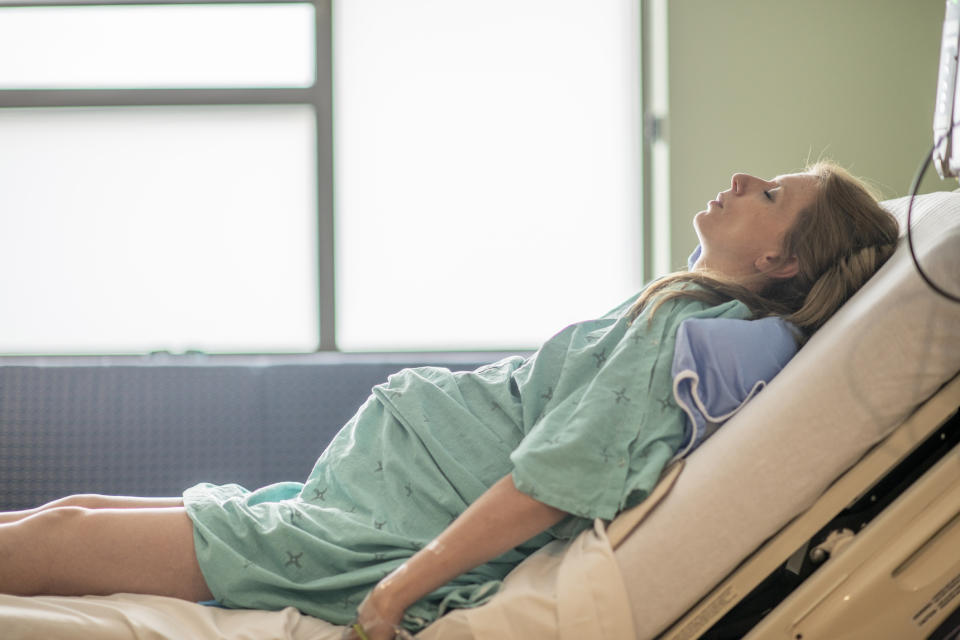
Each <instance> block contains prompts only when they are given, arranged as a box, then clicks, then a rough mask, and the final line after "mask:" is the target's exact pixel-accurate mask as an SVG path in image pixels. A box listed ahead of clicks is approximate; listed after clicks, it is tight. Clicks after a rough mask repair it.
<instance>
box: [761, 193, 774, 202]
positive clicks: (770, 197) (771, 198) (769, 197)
mask: <svg viewBox="0 0 960 640" xmlns="http://www.w3.org/2000/svg"><path fill="white" fill-rule="evenodd" d="M763 195H765V196H767V200H769V201H770V202H773V196H772V195H770V192H769V191H764V192H763Z"/></svg>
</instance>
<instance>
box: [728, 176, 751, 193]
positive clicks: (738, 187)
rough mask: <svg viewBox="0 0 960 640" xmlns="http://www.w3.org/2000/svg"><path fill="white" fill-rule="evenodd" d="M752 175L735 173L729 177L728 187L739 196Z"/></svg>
mask: <svg viewBox="0 0 960 640" xmlns="http://www.w3.org/2000/svg"><path fill="white" fill-rule="evenodd" d="M752 177H753V176H749V175H747V174H745V173H735V174H733V178H731V179H730V189H731V190H732V191H733V195H735V196H739V195H741V194H743V192H744V191H746V189H747V184H748V183H749V182H750V180H751V178H752Z"/></svg>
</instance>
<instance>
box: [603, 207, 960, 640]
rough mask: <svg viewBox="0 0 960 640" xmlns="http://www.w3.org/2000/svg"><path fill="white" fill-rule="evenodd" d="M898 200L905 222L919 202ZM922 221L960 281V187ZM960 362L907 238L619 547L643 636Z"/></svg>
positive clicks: (937, 259) (944, 309)
mask: <svg viewBox="0 0 960 640" xmlns="http://www.w3.org/2000/svg"><path fill="white" fill-rule="evenodd" d="M886 204H887V206H888V208H889V209H890V210H891V211H892V212H894V213H895V214H896V215H898V217H899V218H900V219H901V221H902V220H903V218H904V216H905V212H906V206H907V199H906V198H901V199H898V200H894V201H889V202H887V203H886ZM914 218H915V222H914V225H915V227H914V228H915V231H916V235H917V238H916V240H917V249H918V252H919V255H920V259H921V264H922V265H923V266H924V269H925V270H926V271H928V272H929V274H930V275H931V276H932V277H933V278H934V280H935V281H936V282H941V283H945V284H947V286H948V287H950V289H949V290H951V291H960V194H952V193H936V194H930V195H926V196H922V197H920V198H918V199H917V202H916V204H915V211H914ZM903 226H904V225H902V224H901V227H903ZM958 370H960V304H957V303H954V302H949V301H947V300H945V299H943V298H940V297H938V296H937V295H936V294H934V293H933V292H932V291H931V290H930V289H929V288H928V287H927V286H926V285H925V284H924V283H923V282H922V281H921V280H920V278H919V276H918V275H917V274H916V272H915V270H914V267H913V265H912V263H911V261H910V257H909V255H908V254H907V252H906V247H905V245H903V244H902V245H901V246H900V247H899V248H898V251H897V252H896V254H895V255H894V256H893V257H892V258H891V259H890V261H889V262H888V263H887V264H886V265H884V267H883V268H882V269H881V271H880V272H879V273H878V274H877V275H876V276H875V277H874V278H873V279H872V280H871V281H870V282H869V283H867V285H866V286H865V287H864V288H863V289H862V290H861V291H860V292H858V293H857V295H856V296H854V298H853V299H851V300H850V302H849V303H848V304H847V305H845V306H844V307H843V308H842V309H841V310H840V311H839V312H838V313H837V314H836V315H835V316H834V318H832V319H831V320H830V322H829V323H827V325H826V326H824V328H823V329H822V330H821V331H820V332H818V333H817V334H816V335H815V336H814V338H813V339H812V340H811V341H810V342H809V343H808V344H807V346H805V347H804V348H803V349H802V350H801V351H800V353H799V354H798V355H797V356H796V357H795V358H794V360H793V361H791V362H790V364H788V365H787V367H786V368H785V369H784V370H783V371H782V372H781V373H780V375H779V376H778V377H777V378H776V379H775V380H774V381H773V383H772V384H771V385H770V386H769V387H768V388H767V389H765V390H764V391H763V392H762V393H761V394H759V396H758V397H757V398H756V399H754V400H753V401H752V402H751V403H750V404H749V405H748V406H747V407H745V408H744V410H743V411H742V412H741V413H740V414H739V415H738V416H736V417H734V418H733V419H732V420H731V421H730V422H729V423H727V424H726V425H725V426H724V427H723V428H722V429H720V431H719V432H718V433H717V434H716V435H714V436H713V437H712V438H711V439H710V440H709V441H707V442H706V443H705V444H704V445H703V446H702V447H701V448H700V449H699V450H698V451H697V452H695V453H694V454H693V455H692V456H691V457H690V458H689V459H688V460H687V464H686V468H685V469H684V472H683V473H682V474H681V475H680V477H679V479H678V480H677V482H676V485H675V486H674V489H673V491H672V492H671V494H670V495H669V496H667V498H666V499H665V500H664V501H663V502H662V503H661V504H660V505H659V506H658V508H657V509H656V510H655V511H654V512H653V513H652V514H651V515H650V517H649V518H648V519H647V520H646V522H645V523H644V525H643V526H642V527H640V528H639V529H638V530H637V531H635V532H634V533H633V535H631V536H630V538H629V539H628V540H627V541H626V542H625V543H624V544H623V545H621V546H620V547H619V548H618V549H617V551H616V557H617V560H618V563H619V565H620V568H621V571H622V573H623V575H624V581H625V584H626V586H627V592H628V594H629V596H630V602H631V607H632V611H633V617H634V621H635V624H636V637H637V638H651V637H654V636H655V635H656V634H657V633H659V632H661V631H663V630H664V629H665V628H667V627H668V626H669V625H670V624H671V623H672V622H673V621H674V620H676V619H677V618H678V617H679V616H681V615H682V614H683V613H684V612H685V611H686V610H687V609H689V608H690V607H691V606H692V605H694V604H695V603H696V602H697V601H698V600H699V599H700V598H702V597H703V596H704V595H706V594H707V593H708V592H709V590H710V589H712V588H713V587H714V586H715V585H716V584H718V583H719V582H720V581H721V580H722V579H723V578H724V577H725V576H726V575H727V574H729V573H730V572H731V571H732V570H733V569H734V568H735V567H736V566H737V564H739V563H740V562H741V561H742V560H743V559H744V558H746V557H747V556H748V555H749V554H750V553H751V552H752V551H753V550H754V549H756V548H757V547H758V546H759V545H760V544H761V543H762V542H763V541H764V540H766V539H767V538H768V537H770V536H772V535H773V534H775V533H776V532H777V531H778V530H779V529H781V528H782V527H783V526H784V525H785V524H787V523H788V522H789V521H790V520H791V519H792V518H794V517H795V516H796V515H797V514H799V513H801V512H802V511H803V510H804V509H806V508H807V507H809V506H810V505H811V504H812V503H813V502H814V501H815V500H816V499H817V498H818V497H819V496H820V494H821V493H822V492H823V491H824V490H825V489H826V488H827V487H828V486H829V485H830V483H832V482H833V481H834V479H835V478H837V477H838V476H839V475H840V474H841V473H842V472H843V471H845V470H846V469H847V468H849V467H850V466H851V465H852V464H853V463H854V462H856V461H857V460H858V459H859V458H860V457H861V456H862V455H863V454H864V453H865V452H866V451H867V450H868V449H869V448H870V447H871V446H872V445H873V444H875V443H877V442H878V441H879V440H881V439H882V438H883V437H884V436H886V435H887V434H888V433H889V432H890V431H891V430H892V429H893V428H895V427H896V426H897V425H899V424H900V423H902V422H903V420H904V419H905V418H906V417H907V416H908V415H909V414H910V413H911V412H912V411H913V410H914V408H915V407H916V406H917V405H918V404H920V403H921V402H923V401H924V400H925V399H927V398H928V397H930V396H931V395H932V394H933V393H934V392H935V391H936V390H937V389H938V388H939V387H940V386H942V385H943V384H944V383H945V382H946V381H947V380H949V379H950V378H952V377H953V376H954V375H955V374H956V372H957V371H958ZM741 595H742V594H741Z"/></svg>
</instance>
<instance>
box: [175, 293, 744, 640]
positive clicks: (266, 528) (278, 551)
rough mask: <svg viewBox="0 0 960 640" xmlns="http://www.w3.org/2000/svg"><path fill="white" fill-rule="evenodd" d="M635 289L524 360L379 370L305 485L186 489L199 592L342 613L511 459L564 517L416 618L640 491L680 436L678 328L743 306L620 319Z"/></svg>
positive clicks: (266, 605)
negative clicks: (675, 379)
mask: <svg viewBox="0 0 960 640" xmlns="http://www.w3.org/2000/svg"><path fill="white" fill-rule="evenodd" d="M633 301H634V299H631V300H628V301H627V302H625V303H624V304H622V305H621V306H619V307H617V308H616V309H614V310H613V311H611V312H610V313H608V314H607V315H605V316H603V317H601V318H599V319H596V320H591V321H587V322H581V323H578V324H574V325H571V326H569V327H567V328H566V329H564V330H563V331H561V332H560V333H558V334H557V335H555V336H554V337H553V338H551V339H550V340H549V341H548V342H546V343H545V344H544V345H543V346H542V347H541V348H540V349H539V350H538V351H537V352H536V353H535V354H534V355H532V356H530V357H529V358H522V357H519V356H514V357H509V358H506V359H504V360H501V361H500V362H497V363H495V364H492V365H488V366H484V367H481V368H479V369H477V370H475V371H471V372H458V373H454V372H451V371H449V370H447V369H444V368H439V367H422V368H416V369H406V370H403V371H401V372H399V373H397V374H394V375H392V376H390V377H389V378H388V380H387V382H386V383H384V384H382V385H378V386H376V387H374V389H373V394H372V395H371V396H370V398H369V399H368V400H367V401H366V402H365V403H364V404H363V406H362V407H361V408H360V409H359V410H358V411H357V413H356V414H355V415H354V417H353V418H352V419H351V420H350V421H349V422H348V423H347V424H346V425H344V427H343V428H342V429H341V431H340V432H339V433H338V434H337V435H336V436H335V437H334V439H333V440H332V441H331V442H330V444H329V446H328V447H327V449H326V450H325V451H324V452H323V453H322V455H321V456H320V458H319V459H318V460H317V463H316V465H315V466H314V469H313V471H312V472H311V473H310V475H309V477H308V478H307V479H306V482H304V483H299V482H286V483H279V484H274V485H270V486H267V487H264V488H262V489H258V490H256V491H253V492H250V491H247V490H246V489H244V488H242V487H239V486H237V485H225V486H214V485H209V484H201V485H197V486H195V487H192V488H190V489H188V490H187V491H186V492H185V493H184V502H185V505H186V507H187V513H188V514H189V516H190V517H191V519H192V520H193V523H194V532H195V545H196V552H197V558H198V561H199V564H200V568H201V570H202V572H203V574H204V576H205V578H206V580H207V584H208V586H209V587H210V590H211V592H212V593H213V594H214V596H215V597H216V598H217V600H218V601H219V602H220V603H221V604H223V605H224V606H228V607H238V608H260V609H279V608H282V607H285V606H290V605H292V606H294V607H296V608H298V609H300V610H301V611H303V612H305V613H307V614H310V615H314V616H317V617H319V618H322V619H325V620H328V621H330V622H333V623H335V624H346V623H348V622H350V621H351V620H352V619H353V618H354V617H355V615H356V608H357V606H358V605H359V604H360V602H361V601H362V599H363V598H364V597H365V595H366V593H367V592H368V591H369V590H370V589H371V588H372V587H373V586H374V585H375V584H376V583H377V582H378V581H379V580H380V579H381V578H383V577H384V576H386V575H387V574H388V573H389V572H390V571H392V570H393V569H395V568H397V567H398V566H400V565H401V564H402V563H403V562H404V561H405V560H406V559H408V558H409V557H410V556H411V555H412V554H414V553H415V552H416V551H417V550H418V549H421V548H422V547H423V546H425V545H426V544H428V543H429V542H430V541H431V540H432V539H433V538H434V537H436V536H437V535H438V534H439V533H440V532H441V531H443V529H444V528H445V527H447V526H448V525H449V524H450V523H451V522H452V521H453V520H454V519H455V518H456V517H457V516H458V515H459V514H461V513H462V512H463V511H464V510H465V509H466V508H467V507H468V506H469V505H470V504H471V503H472V502H473V501H474V500H476V499H477V498H478V497H479V496H480V495H481V494H482V493H483V492H484V491H485V490H486V489H487V488H489V487H490V486H491V485H492V484H494V483H495V482H496V481H497V480H499V479H500V478H502V477H504V476H505V475H507V474H509V473H512V474H513V480H514V483H515V484H516V486H517V488H518V489H519V490H520V491H522V492H524V493H526V494H528V495H530V496H532V497H534V498H536V499H538V500H540V501H542V502H544V503H547V504H549V505H552V506H554V507H557V508H559V509H562V510H564V511H567V512H569V513H570V514H571V516H570V517H568V518H566V519H565V520H563V521H562V522H561V523H560V524H558V525H557V526H555V527H553V528H552V529H550V530H548V531H546V532H544V533H542V534H540V535H538V536H536V537H535V538H533V539H531V540H529V541H528V542H526V543H524V544H522V545H520V546H519V547H517V548H515V549H513V550H511V551H509V552H507V553H505V554H503V555H502V556H499V557H497V558H495V559H493V560H491V561H490V562H487V563H486V564H484V565H481V566H479V567H477V568H475V569H473V570H471V571H469V572H468V573H466V574H463V575H461V576H460V577H458V578H456V579H455V580H453V581H451V582H450V583H448V584H447V585H445V586H444V587H442V588H440V589H438V590H436V591H434V592H433V593H431V594H429V595H427V596H426V597H424V598H423V599H421V600H420V601H419V602H417V603H416V604H415V605H414V606H413V607H411V608H410V609H409V610H408V611H407V614H406V616H405V618H404V625H405V626H407V627H408V628H410V629H411V630H417V629H419V628H422V627H423V626H425V625H426V624H428V623H429V622H431V621H432V620H434V619H435V618H436V617H438V616H439V615H441V614H442V613H443V612H444V611H446V610H448V609H449V608H450V607H463V606H475V605H477V604H480V603H482V602H484V601H486V600H487V599H489V597H490V596H491V595H492V594H493V593H494V592H495V591H496V589H497V587H498V585H499V583H500V581H501V580H502V579H503V578H504V577H505V576H506V574H507V573H508V572H509V571H510V570H511V569H512V568H513V567H515V566H516V565H517V564H519V563H520V562H521V561H522V560H523V559H524V558H525V557H527V556H528V555H529V554H531V553H533V552H534V551H535V550H537V549H539V548H540V547H542V546H543V545H545V544H546V543H547V542H549V541H550V540H552V539H554V538H566V537H572V536H573V535H575V534H576V533H578V532H580V531H582V530H583V529H584V528H586V527H587V526H588V525H589V523H590V522H591V520H592V519H593V518H603V519H611V518H613V517H614V516H615V515H616V514H617V512H619V511H620V510H622V509H624V508H628V507H631V506H634V505H636V504H638V503H639V502H641V501H642V500H643V499H644V498H645V497H646V496H647V494H648V493H649V491H650V490H651V489H652V488H653V486H654V485H655V484H656V482H657V480H658V478H659V476H660V473H661V471H662V469H663V467H664V466H665V465H666V464H667V463H668V462H669V460H670V459H671V457H672V456H673V455H674V453H675V451H676V450H677V448H678V447H679V445H680V442H681V439H682V436H683V431H684V414H683V412H682V411H681V409H680V408H679V407H678V406H677V404H676V403H675V401H674V399H673V394H672V380H671V376H670V368H671V365H672V360H673V348H674V340H675V336H676V332H677V327H678V326H679V325H680V323H681V322H682V321H683V320H685V319H686V318H689V317H701V318H703V317H726V318H746V317H749V315H750V314H749V311H748V310H747V308H746V307H745V306H744V305H743V304H742V303H740V302H737V301H731V302H728V303H725V304H722V305H719V306H715V307H708V306H707V305H705V304H704V303H701V302H698V301H694V300H691V299H686V298H681V299H678V300H673V301H669V302H667V303H665V304H664V305H663V306H662V307H661V308H660V310H659V311H658V312H657V313H656V314H654V315H653V316H652V319H649V320H650V321H649V322H648V317H647V313H646V312H645V313H644V314H643V315H641V316H640V317H639V318H638V319H637V320H636V321H634V322H633V323H630V322H629V321H628V319H627V318H626V317H625V315H624V314H625V313H626V311H627V310H628V309H629V307H630V305H631V304H632V303H633Z"/></svg>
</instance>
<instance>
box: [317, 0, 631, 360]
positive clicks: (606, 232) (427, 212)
mask: <svg viewBox="0 0 960 640" xmlns="http://www.w3.org/2000/svg"><path fill="white" fill-rule="evenodd" d="M638 4H639V3H637V2H635V1H626V0H602V1H596V2H589V3H584V2H579V1H576V0H484V1H483V2H479V1H458V2H435V1H426V0H416V1H413V0H408V1H405V2H395V1H394V0H350V1H349V2H342V3H338V4H337V5H336V7H335V11H334V33H335V34H336V37H335V38H334V44H335V55H334V61H335V65H336V66H335V73H334V81H335V85H334V114H335V118H334V126H335V135H334V144H335V147H334V157H335V164H336V172H335V177H336V189H335V198H336V207H335V208H336V216H337V217H336V227H337V235H336V247H337V334H338V343H339V345H340V347H341V348H343V349H397V348H402V349H429V348H453V349H457V348H503V347H530V346H536V345H537V344H539V343H540V342H542V341H543V340H545V339H546V338H548V337H549V336H550V335H551V333H553V332H554V331H556V330H558V329H560V328H562V326H563V325H565V324H567V323H570V322H573V321H577V320H581V319H585V318H589V317H594V316H596V315H599V314H602V313H604V312H605V311H607V310H608V309H609V308H611V307H613V306H614V305H616V304H618V303H619V302H621V301H622V300H623V299H625V298H626V297H627V296H628V295H630V294H631V293H632V292H634V291H636V290H637V289H638V288H639V287H640V286H641V284H642V283H641V281H640V258H641V256H640V233H641V231H640V175H641V168H640V142H641V138H640V136H641V132H640V128H639V122H640V120H641V118H640V115H639V114H640V104H639V83H640V70H639V17H638V15H637V6H638Z"/></svg>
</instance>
